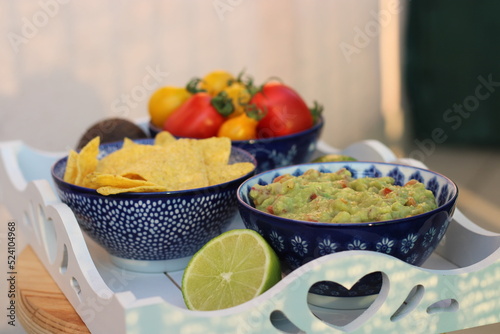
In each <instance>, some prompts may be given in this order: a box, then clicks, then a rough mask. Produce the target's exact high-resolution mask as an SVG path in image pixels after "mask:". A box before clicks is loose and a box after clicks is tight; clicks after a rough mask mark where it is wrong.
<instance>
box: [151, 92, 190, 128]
mask: <svg viewBox="0 0 500 334" xmlns="http://www.w3.org/2000/svg"><path fill="white" fill-rule="evenodd" d="M190 96H191V93H189V92H188V91H187V90H186V88H182V87H174V86H165V87H162V88H160V89H158V90H157V91H155V92H154V93H153V95H151V98H150V99H149V104H148V111H149V116H150V117H151V122H152V123H153V124H154V125H155V126H157V127H160V128H162V127H163V123H165V120H166V119H167V118H168V117H169V116H170V115H171V114H172V113H173V112H174V111H175V110H177V108H179V107H180V106H181V105H182V104H183V103H184V102H185V101H186V100H187V99H188V98H189V97H190Z"/></svg>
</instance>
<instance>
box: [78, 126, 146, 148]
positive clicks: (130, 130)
mask: <svg viewBox="0 0 500 334" xmlns="http://www.w3.org/2000/svg"><path fill="white" fill-rule="evenodd" d="M97 136H99V137H101V144H104V143H111V142H114V141H120V140H123V139H124V138H125V137H126V138H129V139H143V138H148V135H147V134H146V133H145V132H144V131H143V130H142V129H141V128H140V127H139V126H138V125H136V124H134V123H132V122H131V121H129V120H126V119H123V118H108V119H104V120H102V121H99V122H97V123H95V124H94V125H92V126H91V127H90V128H88V129H87V131H85V133H84V134H83V135H82V136H81V138H80V140H79V141H78V145H77V146H76V149H77V150H80V149H82V148H83V147H84V146H85V145H86V144H87V143H88V142H89V141H91V140H92V139H94V138H95V137H97Z"/></svg>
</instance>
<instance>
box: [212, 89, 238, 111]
mask: <svg viewBox="0 0 500 334" xmlns="http://www.w3.org/2000/svg"><path fill="white" fill-rule="evenodd" d="M210 103H211V104H212V106H213V107H214V108H215V110H217V112H218V113H219V114H221V115H222V116H224V117H227V116H229V115H230V114H231V113H233V111H234V106H233V103H232V100H231V98H230V97H229V96H228V95H227V93H226V92H224V91H222V92H220V93H219V94H217V96H214V97H213V98H212V99H211V101H210Z"/></svg>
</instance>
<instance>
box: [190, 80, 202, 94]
mask: <svg viewBox="0 0 500 334" xmlns="http://www.w3.org/2000/svg"><path fill="white" fill-rule="evenodd" d="M200 82H201V79H200V78H193V79H191V80H190V81H189V82H188V84H187V85H186V90H187V91H188V92H190V93H191V94H196V93H201V92H205V90H204V89H200V88H199V87H198V84H199V83H200Z"/></svg>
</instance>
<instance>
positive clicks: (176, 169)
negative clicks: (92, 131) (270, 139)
mask: <svg viewBox="0 0 500 334" xmlns="http://www.w3.org/2000/svg"><path fill="white" fill-rule="evenodd" d="M99 144H100V139H99V137H95V138H94V139H92V140H91V141H90V142H89V143H88V144H87V145H86V146H85V147H83V148H82V150H81V151H80V153H77V152H75V151H73V150H72V151H70V153H69V155H68V162H67V165H66V171H65V174H64V181H66V182H68V183H72V184H75V185H78V186H82V187H87V188H92V189H96V190H97V192H98V193H100V194H102V195H111V194H119V193H124V192H158V191H176V190H186V189H194V188H202V187H207V186H211V185H215V184H220V183H224V182H227V181H230V180H234V179H236V178H238V177H241V176H243V175H245V174H247V173H249V172H251V171H252V170H253V169H254V168H255V166H254V164H252V163H250V162H240V163H235V164H231V165H230V164H228V162H229V155H230V153H231V140H230V139H229V138H223V137H213V138H208V139H184V138H183V139H175V138H174V137H173V136H172V135H171V134H170V133H168V132H161V133H159V134H158V135H157V136H156V137H155V141H154V145H144V144H138V143H135V142H133V141H132V140H130V139H127V138H126V139H125V140H124V141H123V147H122V148H121V149H119V150H117V151H114V152H112V153H110V154H109V155H107V156H105V157H104V158H102V159H101V160H98V154H99Z"/></svg>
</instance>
